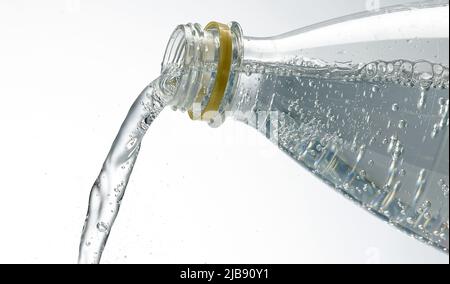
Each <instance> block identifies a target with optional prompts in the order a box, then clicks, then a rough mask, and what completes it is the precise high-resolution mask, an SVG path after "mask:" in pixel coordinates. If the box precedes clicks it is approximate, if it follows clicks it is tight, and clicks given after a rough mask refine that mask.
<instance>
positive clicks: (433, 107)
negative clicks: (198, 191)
mask: <svg viewBox="0 0 450 284" xmlns="http://www.w3.org/2000/svg"><path fill="white" fill-rule="evenodd" d="M238 72H243V73H244V74H242V76H241V78H240V83H239V86H238V90H237V92H238V93H239V95H238V98H237V99H235V102H234V105H233V108H234V109H235V111H234V113H235V117H236V118H237V119H238V120H241V121H244V122H245V123H248V124H250V125H252V126H253V127H255V128H257V129H258V130H260V131H261V132H262V133H264V135H266V136H267V137H268V138H269V139H271V140H272V141H273V142H274V143H276V144H277V145H278V146H279V147H280V148H281V149H282V150H283V151H284V152H286V153H287V154H288V155H289V156H291V157H292V158H293V159H295V160H296V161H298V162H299V163H300V164H301V165H303V166H305V167H306V168H308V169H309V170H310V171H311V172H312V173H314V174H316V175H317V176H319V177H320V178H321V179H322V180H323V181H324V182H326V183H328V184H330V185H331V186H332V187H334V188H336V189H337V190H338V191H339V192H341V193H343V194H344V195H345V196H346V197H348V198H350V199H351V200H354V201H356V202H357V203H358V204H360V205H361V206H363V207H364V208H366V209H367V210H369V211H370V212H372V213H373V214H375V215H377V216H378V217H380V218H382V219H384V220H386V221H388V222H389V223H391V224H392V225H394V226H396V227H398V228H400V229H401V230H404V231H406V232H407V233H409V234H410V235H411V236H414V237H416V238H418V239H420V240H423V241H425V242H428V243H429V244H431V245H433V246H435V247H437V248H439V249H442V250H444V251H447V252H448V230H449V216H448V214H449V212H448V207H449V200H448V198H449V188H448V185H449V171H448V170H449V144H448V138H449V137H448V135H449V133H448V126H449V118H448V108H449V93H448V87H449V86H448V84H449V81H448V67H445V66H442V65H439V64H432V63H430V62H426V61H422V62H409V61H406V60H398V61H392V62H382V61H379V62H372V63H370V64H364V65H351V64H349V65H348V66H337V65H334V66H333V67H329V66H321V63H320V62H319V63H317V62H313V63H311V62H304V61H302V60H300V62H291V63H287V64H280V63H273V64H270V63H264V64H262V63H257V62H247V63H246V64H244V66H243V67H242V68H241V69H240V70H238ZM249 110H250V111H249ZM317 206H318V207H320V204H318V205H317ZM319 210H327V209H326V208H320V209H319Z"/></svg>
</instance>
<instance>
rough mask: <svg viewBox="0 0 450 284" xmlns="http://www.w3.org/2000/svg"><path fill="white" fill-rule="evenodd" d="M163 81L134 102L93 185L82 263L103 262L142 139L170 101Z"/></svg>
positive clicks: (151, 87)
mask: <svg viewBox="0 0 450 284" xmlns="http://www.w3.org/2000/svg"><path fill="white" fill-rule="evenodd" d="M159 82H160V80H159V79H158V80H155V81H154V82H153V83H151V84H150V85H149V86H148V87H147V88H145V89H144V91H143V92H142V94H141V95H140V96H139V97H138V98H137V100H136V101H135V103H134V104H133V105H132V107H131V109H130V111H129V113H128V115H127V117H126V119H125V121H124V123H123V125H122V127H121V128H120V131H119V134H118V135H117V137H116V139H115V141H114V143H113V145H112V147H111V150H110V152H109V154H108V157H107V158H106V160H105V163H104V164H103V168H102V170H101V172H100V174H99V176H98V178H97V180H96V181H95V183H94V185H93V187H92V191H91V195H90V199H89V209H88V213H87V217H86V223H85V226H84V228H83V234H82V237H81V243H80V254H79V260H78V261H79V263H83V264H96V263H99V262H100V258H101V256H102V252H103V249H104V247H105V245H106V241H107V240H108V236H109V234H110V232H111V227H112V226H113V224H114V221H115V219H116V217H117V214H118V212H119V208H120V203H121V201H122V198H123V196H124V194H125V189H126V187H127V184H128V181H129V179H130V175H131V172H132V171H133V167H134V164H135V162H136V159H137V157H138V155H139V149H140V147H141V142H142V139H143V137H144V135H145V133H146V132H147V130H148V128H149V126H150V125H151V124H152V122H153V121H154V120H155V118H156V117H157V116H158V114H159V113H160V112H161V111H162V110H163V108H164V106H165V105H166V103H167V99H166V97H165V96H164V95H163V94H162V93H161V91H160V88H159Z"/></svg>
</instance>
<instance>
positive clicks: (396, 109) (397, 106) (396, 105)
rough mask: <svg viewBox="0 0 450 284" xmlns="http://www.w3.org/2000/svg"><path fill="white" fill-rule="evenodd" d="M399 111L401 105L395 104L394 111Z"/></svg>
mask: <svg viewBox="0 0 450 284" xmlns="http://www.w3.org/2000/svg"><path fill="white" fill-rule="evenodd" d="M399 109H400V106H399V104H393V105H392V111H399Z"/></svg>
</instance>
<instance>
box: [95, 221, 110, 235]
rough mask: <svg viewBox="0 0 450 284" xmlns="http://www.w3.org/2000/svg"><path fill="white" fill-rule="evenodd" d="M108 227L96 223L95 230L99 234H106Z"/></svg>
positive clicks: (101, 223)
mask: <svg viewBox="0 0 450 284" xmlns="http://www.w3.org/2000/svg"><path fill="white" fill-rule="evenodd" d="M108 229H109V228H108V225H106V224H105V223H103V222H100V223H98V224H97V230H98V231H99V232H100V233H106V232H107V231H108Z"/></svg>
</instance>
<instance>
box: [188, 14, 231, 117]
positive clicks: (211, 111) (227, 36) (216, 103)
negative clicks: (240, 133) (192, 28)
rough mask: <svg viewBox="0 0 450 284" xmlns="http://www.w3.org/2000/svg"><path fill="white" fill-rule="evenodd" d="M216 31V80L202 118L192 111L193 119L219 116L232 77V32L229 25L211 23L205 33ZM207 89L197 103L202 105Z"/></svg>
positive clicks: (198, 96)
mask: <svg viewBox="0 0 450 284" xmlns="http://www.w3.org/2000/svg"><path fill="white" fill-rule="evenodd" d="M210 30H216V31H218V33H219V43H220V48H219V61H218V64H217V74H216V80H215V82H214V87H213V90H212V92H211V97H210V99H209V102H208V104H207V105H206V107H205V108H204V109H203V110H202V111H201V116H200V117H196V116H194V113H193V111H192V110H190V111H189V116H190V118H191V119H199V118H200V119H201V120H207V121H208V120H211V119H212V118H214V115H215V114H217V112H218V111H219V108H220V104H221V103H222V99H223V97H224V96H225V89H226V87H227V84H228V79H229V77H230V70H231V62H232V56H233V43H232V37H231V30H230V27H229V26H228V25H225V24H221V23H217V22H211V23H209V24H208V25H207V26H206V27H205V31H210ZM206 92H207V88H206V87H202V88H201V90H200V92H199V94H198V95H197V97H196V99H195V103H197V104H198V103H201V102H202V99H203V98H204V97H205V96H206Z"/></svg>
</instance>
